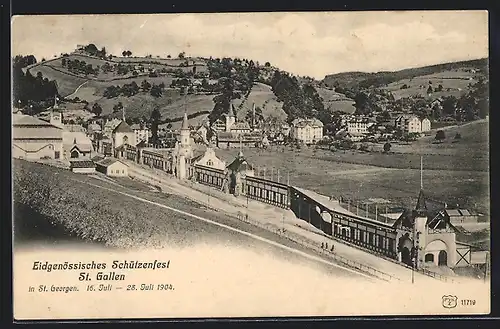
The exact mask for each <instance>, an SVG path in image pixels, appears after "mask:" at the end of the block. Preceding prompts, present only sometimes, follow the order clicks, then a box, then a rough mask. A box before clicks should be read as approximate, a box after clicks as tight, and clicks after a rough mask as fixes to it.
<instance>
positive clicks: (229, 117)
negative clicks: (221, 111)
mask: <svg viewBox="0 0 500 329" xmlns="http://www.w3.org/2000/svg"><path fill="white" fill-rule="evenodd" d="M233 107H234V106H233V104H231V105H230V106H229V113H228V114H227V115H226V132H230V131H231V127H232V126H233V125H234V123H235V122H236V117H235V116H234V110H233Z"/></svg>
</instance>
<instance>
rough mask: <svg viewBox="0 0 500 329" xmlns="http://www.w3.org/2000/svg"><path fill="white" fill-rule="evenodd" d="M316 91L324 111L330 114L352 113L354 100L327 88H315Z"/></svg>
mask: <svg viewBox="0 0 500 329" xmlns="http://www.w3.org/2000/svg"><path fill="white" fill-rule="evenodd" d="M316 91H317V92H318V94H319V96H320V97H321V99H322V100H323V105H324V106H325V110H329V111H331V112H335V111H342V112H346V113H354V111H355V110H356V108H355V107H354V105H353V104H354V100H352V99H351V98H349V97H347V96H345V95H344V94H341V93H338V92H336V91H333V90H331V89H328V88H321V87H316Z"/></svg>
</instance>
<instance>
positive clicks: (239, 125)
mask: <svg viewBox="0 0 500 329" xmlns="http://www.w3.org/2000/svg"><path fill="white" fill-rule="evenodd" d="M212 129H214V130H215V131H216V132H226V133H233V134H240V133H242V134H245V133H250V132H252V128H251V127H250V125H249V124H248V123H246V122H236V117H235V115H234V106H233V105H231V106H230V107H229V113H228V114H227V115H226V116H225V120H222V119H218V120H216V121H215V122H214V124H213V125H212Z"/></svg>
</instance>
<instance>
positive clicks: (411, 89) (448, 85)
mask: <svg viewBox="0 0 500 329" xmlns="http://www.w3.org/2000/svg"><path fill="white" fill-rule="evenodd" d="M475 77H476V75H475V74H472V73H470V72H465V71H444V72H440V73H435V74H430V75H423V76H419V77H415V78H413V79H403V80H399V81H397V82H393V83H390V84H389V85H387V87H385V89H387V90H389V91H391V92H392V93H393V95H394V98H396V99H399V98H403V97H409V96H414V95H421V96H424V97H426V98H429V96H428V95H427V88H428V87H429V86H432V88H436V87H437V86H438V85H440V84H441V85H442V86H443V91H441V92H433V93H432V95H431V96H430V98H432V99H435V98H438V97H442V96H449V95H453V96H455V97H459V96H460V95H462V94H464V93H465V92H466V89H467V87H468V85H469V84H471V83H475V82H477V80H476V78H475ZM429 82H432V84H429ZM405 84H406V85H407V86H408V88H407V89H401V87H402V86H403V85H405Z"/></svg>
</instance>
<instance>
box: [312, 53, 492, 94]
mask: <svg viewBox="0 0 500 329" xmlns="http://www.w3.org/2000/svg"><path fill="white" fill-rule="evenodd" d="M463 68H472V69H479V70H480V71H481V72H482V74H484V75H487V72H488V59H487V58H482V59H475V60H469V61H460V62H453V63H444V64H437V65H430V66H424V67H417V68H410V69H404V70H400V71H394V72H389V71H382V72H376V73H365V72H344V73H337V74H331V75H327V76H325V78H324V79H323V80H322V82H323V84H325V85H327V86H328V87H334V88H335V87H338V86H342V87H343V88H349V89H365V88H369V87H382V86H385V85H387V84H389V83H392V82H396V81H399V80H403V79H412V78H415V77H418V76H424V75H429V74H436V73H440V72H443V71H452V70H456V69H463Z"/></svg>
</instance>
